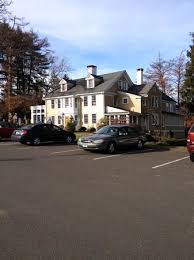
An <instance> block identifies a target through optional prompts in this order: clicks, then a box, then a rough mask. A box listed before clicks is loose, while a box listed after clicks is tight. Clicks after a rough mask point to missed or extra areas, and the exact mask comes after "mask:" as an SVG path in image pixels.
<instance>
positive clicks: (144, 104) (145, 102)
mask: <svg viewBox="0 0 194 260" xmlns="http://www.w3.org/2000/svg"><path fill="white" fill-rule="evenodd" d="M142 105H143V106H144V107H146V106H147V100H146V99H142Z"/></svg>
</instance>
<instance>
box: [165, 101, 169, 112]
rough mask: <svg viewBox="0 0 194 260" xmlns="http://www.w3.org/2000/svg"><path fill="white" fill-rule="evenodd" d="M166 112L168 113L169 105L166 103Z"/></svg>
mask: <svg viewBox="0 0 194 260" xmlns="http://www.w3.org/2000/svg"><path fill="white" fill-rule="evenodd" d="M166 111H167V112H169V103H166Z"/></svg>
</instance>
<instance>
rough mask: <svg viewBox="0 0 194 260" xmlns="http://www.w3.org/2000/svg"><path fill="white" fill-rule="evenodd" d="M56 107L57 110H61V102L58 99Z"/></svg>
mask: <svg viewBox="0 0 194 260" xmlns="http://www.w3.org/2000/svg"><path fill="white" fill-rule="evenodd" d="M57 106H58V108H61V100H60V99H58V100H57Z"/></svg>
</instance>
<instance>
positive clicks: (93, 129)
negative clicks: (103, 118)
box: [88, 127, 96, 133]
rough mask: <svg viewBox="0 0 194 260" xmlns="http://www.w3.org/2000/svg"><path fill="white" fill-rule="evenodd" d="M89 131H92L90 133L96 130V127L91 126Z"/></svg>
mask: <svg viewBox="0 0 194 260" xmlns="http://www.w3.org/2000/svg"><path fill="white" fill-rule="evenodd" d="M88 132H90V133H93V132H96V128H95V127H90V128H89V129H88Z"/></svg>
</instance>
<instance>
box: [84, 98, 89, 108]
mask: <svg viewBox="0 0 194 260" xmlns="http://www.w3.org/2000/svg"><path fill="white" fill-rule="evenodd" d="M87 105H88V97H87V96H85V97H84V106H85V107H87Z"/></svg>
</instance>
